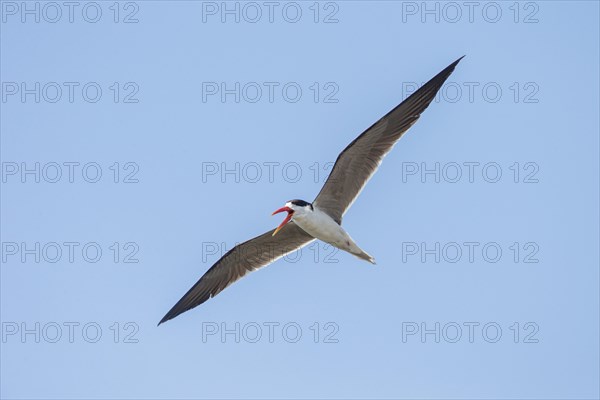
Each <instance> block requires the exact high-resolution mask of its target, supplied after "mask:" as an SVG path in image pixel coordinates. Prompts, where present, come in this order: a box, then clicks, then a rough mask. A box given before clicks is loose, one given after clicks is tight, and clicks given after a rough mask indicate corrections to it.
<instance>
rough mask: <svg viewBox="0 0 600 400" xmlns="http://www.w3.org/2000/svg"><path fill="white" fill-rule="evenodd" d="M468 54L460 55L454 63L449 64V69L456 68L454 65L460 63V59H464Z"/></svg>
mask: <svg viewBox="0 0 600 400" xmlns="http://www.w3.org/2000/svg"><path fill="white" fill-rule="evenodd" d="M466 56H467V55H466V54H465V55H464V56H462V57H460V58H459V59H458V60H456V61H454V62H453V63H452V64H450V65H448V67H447V69H454V67H456V66H457V65H458V63H459V62H460V60H462V59H463V58H465V57H466Z"/></svg>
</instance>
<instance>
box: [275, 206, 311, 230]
mask: <svg viewBox="0 0 600 400" xmlns="http://www.w3.org/2000/svg"><path fill="white" fill-rule="evenodd" d="M284 211H285V212H287V213H288V214H287V216H286V217H285V219H284V220H283V222H282V223H281V224H279V226H278V227H277V229H275V232H273V236H275V235H276V234H277V232H279V231H280V230H281V228H283V226H284V225H285V224H287V223H288V222H290V221H291V220H292V219H293V218H294V217H295V216H298V215H303V214H306V213H309V212H312V211H313V205H312V204H311V203H309V202H307V201H304V200H290V201H288V202H287V203H285V206H283V207H281V208H280V209H278V210H275V212H274V213H273V214H271V215H275V214H278V213H280V212H284Z"/></svg>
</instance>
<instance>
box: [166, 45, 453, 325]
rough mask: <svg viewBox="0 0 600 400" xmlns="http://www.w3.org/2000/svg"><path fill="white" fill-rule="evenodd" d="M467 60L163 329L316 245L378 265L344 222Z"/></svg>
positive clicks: (384, 123) (362, 145) (198, 291)
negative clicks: (254, 274) (242, 280)
mask: <svg viewBox="0 0 600 400" xmlns="http://www.w3.org/2000/svg"><path fill="white" fill-rule="evenodd" d="M463 57H464V56H463ZM463 57H461V58H459V59H458V60H456V61H454V62H453V63H452V64H450V65H449V66H448V67H446V68H445V69H444V70H443V71H442V72H440V73H439V74H437V75H436V76H434V77H433V78H432V79H431V80H430V81H429V82H427V83H426V84H424V85H423V86H422V87H421V88H419V89H418V90H417V91H416V92H414V93H413V94H412V95H410V96H409V97H408V98H407V99H406V100H404V101H403V102H402V103H400V104H399V105H398V106H396V107H395V108H394V109H393V110H392V111H390V112H389V113H387V114H386V115H385V116H383V118H381V119H380V120H379V121H377V122H375V123H374V124H373V125H372V126H371V127H370V128H369V129H367V130H366V131H364V132H363V133H362V134H361V135H360V136H358V137H357V138H356V139H354V140H353V141H352V143H350V144H349V145H348V146H347V147H346V148H345V149H344V151H342V152H341V153H340V155H339V156H338V158H337V160H336V161H335V164H334V166H333V169H332V170H331V173H330V174H329V177H328V178H327V181H326V182H325V185H323V188H322V189H321V191H320V192H319V194H318V195H317V197H316V198H315V200H314V201H313V202H312V203H309V202H307V201H304V200H290V201H288V202H287V203H285V205H284V206H283V207H281V208H280V209H278V210H276V211H275V212H274V213H273V215H275V214H277V213H282V212H285V213H287V215H286V217H285V219H284V220H283V222H282V223H281V224H279V226H278V227H277V228H275V229H272V230H270V231H269V232H266V233H263V234H262V235H260V236H257V237H255V238H254V239H251V240H248V241H247V242H244V243H241V244H239V245H237V246H235V247H234V248H233V249H231V250H230V251H229V252H227V253H226V254H225V255H224V256H223V257H221V259H220V260H219V261H217V262H216V263H215V264H214V265H213V266H212V267H210V269H209V270H208V271H206V273H205V274H204V275H203V276H202V277H201V278H200V280H199V281H198V282H196V284H195V285H194V286H192V288H191V289H190V290H189V291H188V292H187V293H186V294H185V295H184V296H183V297H182V298H181V300H179V301H178V302H177V304H175V305H174V306H173V308H171V310H169V312H168V313H167V314H166V315H165V316H164V317H163V319H162V320H161V321H160V322H159V323H158V324H159V325H160V324H162V323H163V322H166V321H168V320H170V319H173V318H175V317H176V316H178V315H179V314H181V313H184V312H186V311H188V310H191V309H192V308H194V307H196V306H198V305H200V304H202V303H204V302H205V301H206V300H208V299H209V298H211V297H214V296H216V295H217V294H219V293H220V292H221V291H222V290H223V289H225V288H226V287H227V286H229V285H231V284H232V283H233V282H235V281H237V280H238V279H240V278H242V277H243V276H245V275H246V274H247V273H248V272H252V271H255V270H257V269H259V268H261V267H265V266H267V265H269V264H271V263H272V262H274V261H275V260H277V259H279V258H281V257H283V256H285V255H286V254H288V253H291V252H292V251H295V250H297V249H300V248H302V247H304V246H306V245H307V244H309V243H310V242H312V241H313V240H315V239H319V240H321V241H323V242H326V243H329V244H330V245H332V246H335V247H337V248H339V249H340V250H344V251H347V252H348V253H350V254H352V255H354V256H356V257H358V258H360V259H363V260H366V261H368V262H370V263H373V264H375V259H374V258H373V257H372V256H370V255H369V254H367V253H366V252H365V251H364V250H362V249H361V248H360V247H358V245H357V244H356V243H355V242H354V241H353V240H352V238H351V237H350V235H348V233H347V232H346V230H345V229H344V228H342V217H343V216H344V214H345V213H346V211H348V208H350V206H351V205H352V203H353V202H354V200H355V199H356V198H357V197H358V195H359V194H360V192H361V190H362V189H363V187H364V186H365V185H366V183H367V182H368V181H369V179H370V178H371V176H373V174H374V173H375V171H377V169H378V168H379V165H380V164H381V161H382V160H383V158H384V157H385V155H386V154H387V153H388V152H389V151H390V150H391V149H392V148H393V147H394V144H396V142H397V141H398V139H400V137H401V136H402V135H403V134H404V132H406V131H407V130H408V129H409V128H410V127H411V126H412V125H413V124H414V123H415V122H417V120H418V119H419V117H420V116H421V113H422V112H423V111H425V109H426V108H427V107H428V106H429V104H430V103H431V102H432V101H433V99H434V98H435V95H436V94H437V92H438V91H439V90H440V88H441V87H442V85H443V84H444V82H445V81H446V79H448V77H449V76H450V74H452V71H454V68H455V67H456V65H457V64H458V63H459V61H460V60H461V59H462V58H463Z"/></svg>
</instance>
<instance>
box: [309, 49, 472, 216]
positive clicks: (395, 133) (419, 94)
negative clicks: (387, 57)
mask: <svg viewBox="0 0 600 400" xmlns="http://www.w3.org/2000/svg"><path fill="white" fill-rule="evenodd" d="M461 59H462V57H461V58H459V59H458V60H456V61H455V62H453V63H452V64H450V65H449V66H448V67H446V68H445V69H444V70H443V71H442V72H440V73H439V74H437V75H436V76H434V77H433V78H432V79H431V80H430V81H429V82H427V83H426V84H425V85H423V86H422V87H421V88H420V89H419V90H417V91H416V92H415V93H413V94H412V95H410V96H409V97H408V98H407V99H406V100H404V101H403V102H402V103H400V105H398V106H397V107H396V108H394V109H393V110H392V111H390V112H389V113H387V114H386V115H385V116H384V117H382V118H381V119H380V120H379V121H377V122H376V123H374V124H373V125H372V126H371V127H370V128H369V129H367V130H366V131H364V132H363V133H362V134H361V135H360V136H359V137H357V138H356V139H354V141H353V142H352V143H350V144H349V145H348V146H347V147H346V148H345V149H344V151H342V153H341V154H340V155H339V156H338V158H337V160H336V161H335V164H334V166H333V169H332V170H331V173H330V174H329V177H328V178H327V182H325V185H323V188H322V189H321V191H320V192H319V194H318V195H317V198H316V199H315V201H314V202H313V205H314V206H315V207H318V208H320V209H321V210H323V211H325V212H326V213H327V214H329V216H330V217H332V218H333V219H334V220H335V221H336V222H337V223H338V224H341V223H342V216H343V215H344V213H345V212H346V211H347V210H348V208H350V206H351V205H352V203H353V202H354V200H355V199H356V197H357V196H358V195H359V194H360V191H361V190H362V188H363V187H364V186H365V185H366V184H367V182H368V180H369V179H370V178H371V176H372V175H373V174H374V173H375V171H377V168H379V164H381V161H382V160H383V157H385V155H386V154H387V153H388V152H389V151H390V150H391V149H392V147H394V144H396V142H397V141H398V139H400V137H401V136H402V135H403V134H404V132H406V131H407V130H408V129H409V128H410V127H411V126H412V125H413V124H414V123H415V122H417V120H418V119H419V117H420V116H421V113H422V112H423V111H425V109H426V108H427V106H429V104H430V103H431V102H432V101H433V99H434V98H435V95H436V93H437V92H438V90H440V88H441V87H442V85H443V84H444V82H445V81H446V79H448V77H449V76H450V74H451V73H452V71H454V68H455V67H456V65H457V64H458V62H459V61H460V60H461Z"/></svg>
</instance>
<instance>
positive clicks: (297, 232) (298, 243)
mask: <svg viewBox="0 0 600 400" xmlns="http://www.w3.org/2000/svg"><path fill="white" fill-rule="evenodd" d="M273 231H274V229H272V230H270V231H269V232H266V233H263V234H262V235H260V236H257V237H255V238H254V239H251V240H248V241H247V242H244V243H241V244H238V245H237V246H235V247H234V248H233V249H231V250H230V251H229V252H227V253H226V254H225V255H224V256H223V257H221V259H220V260H219V261H217V262H216V263H215V264H214V265H213V266H212V267H210V269H209V270H208V271H206V273H205V274H204V275H203V276H202V278H200V280H199V281H198V282H196V284H195V285H194V286H192V288H191V289H190V290H189V291H188V292H187V293H186V294H185V295H184V296H183V297H182V298H181V300H179V301H178V302H177V304H175V305H174V306H173V308H171V310H170V311H169V312H168V313H167V314H166V315H165V316H164V317H163V319H161V320H160V322H159V323H158V324H159V325H160V324H162V323H163V322H165V321H168V320H170V319H173V318H175V317H176V316H178V315H179V314H181V313H184V312H186V311H188V310H191V309H192V308H194V307H196V306H198V305H200V304H202V303H204V302H205V301H206V300H208V299H209V298H211V297H214V296H216V295H217V294H218V293H220V292H221V291H222V290H223V289H225V288H226V287H227V286H229V285H231V284H232V283H233V282H235V281H237V280H238V279H240V278H242V277H243V276H244V275H246V274H247V273H248V272H252V271H255V270H257V269H259V268H261V267H264V266H267V265H269V264H271V263H272V262H274V261H275V260H277V259H279V258H281V257H283V256H285V255H286V254H288V253H291V252H292V251H294V250H296V249H299V248H301V247H303V246H305V245H307V244H308V243H310V242H311V241H313V240H315V239H314V238H313V237H312V236H311V235H309V234H308V233H306V232H304V231H303V230H302V229H301V228H300V227H298V225H296V224H295V223H293V222H290V223H288V224H287V225H285V226H284V227H283V228H282V229H281V230H280V231H279V233H278V234H277V235H275V236H273Z"/></svg>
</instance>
